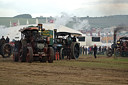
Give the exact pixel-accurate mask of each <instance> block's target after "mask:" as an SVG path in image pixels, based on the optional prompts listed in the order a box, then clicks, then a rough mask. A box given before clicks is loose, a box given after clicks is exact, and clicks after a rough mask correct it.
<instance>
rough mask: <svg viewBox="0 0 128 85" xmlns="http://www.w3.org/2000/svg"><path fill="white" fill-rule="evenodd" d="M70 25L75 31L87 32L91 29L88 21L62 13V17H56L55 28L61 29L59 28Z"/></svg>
mask: <svg viewBox="0 0 128 85" xmlns="http://www.w3.org/2000/svg"><path fill="white" fill-rule="evenodd" d="M67 24H70V27H71V28H73V29H75V30H86V29H88V28H90V25H89V22H88V20H81V19H80V18H78V17H71V15H69V14H67V13H64V12H62V13H61V17H56V20H55V28H59V26H61V25H63V26H66V25H67Z"/></svg>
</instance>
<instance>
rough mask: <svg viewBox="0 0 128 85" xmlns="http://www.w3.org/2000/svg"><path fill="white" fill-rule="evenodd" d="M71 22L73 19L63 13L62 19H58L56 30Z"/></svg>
mask: <svg viewBox="0 0 128 85" xmlns="http://www.w3.org/2000/svg"><path fill="white" fill-rule="evenodd" d="M70 21H72V18H71V17H70V16H69V15H68V14H67V13H64V12H62V13H61V17H58V16H57V17H56V20H55V28H59V27H60V26H61V25H63V26H65V25H66V24H67V23H69V22H70Z"/></svg>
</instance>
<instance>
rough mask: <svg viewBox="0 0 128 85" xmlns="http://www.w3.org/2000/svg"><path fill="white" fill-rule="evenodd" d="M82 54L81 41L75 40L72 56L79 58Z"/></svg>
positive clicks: (72, 46) (72, 45)
mask: <svg viewBox="0 0 128 85" xmlns="http://www.w3.org/2000/svg"><path fill="white" fill-rule="evenodd" d="M79 54H80V46H79V43H77V42H73V43H72V44H71V58H72V59H78V58H79Z"/></svg>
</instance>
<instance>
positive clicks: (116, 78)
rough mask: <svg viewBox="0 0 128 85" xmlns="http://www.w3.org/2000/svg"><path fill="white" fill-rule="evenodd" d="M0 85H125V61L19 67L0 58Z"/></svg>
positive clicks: (127, 74)
mask: <svg viewBox="0 0 128 85" xmlns="http://www.w3.org/2000/svg"><path fill="white" fill-rule="evenodd" d="M0 85H128V58H126V57H124V58H121V57H118V58H113V57H110V58H108V57H106V56H104V57H103V56H98V58H97V59H95V58H94V57H93V56H83V55H81V56H80V58H79V59H78V60H66V59H65V60H58V61H54V63H40V62H33V63H21V62H13V61H12V58H8V59H3V58H2V57H0Z"/></svg>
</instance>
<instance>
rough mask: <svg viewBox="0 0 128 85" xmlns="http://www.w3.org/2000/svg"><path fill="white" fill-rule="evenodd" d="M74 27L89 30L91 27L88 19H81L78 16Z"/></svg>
mask: <svg viewBox="0 0 128 85" xmlns="http://www.w3.org/2000/svg"><path fill="white" fill-rule="evenodd" d="M73 28H74V29H76V30H87V29H89V28H90V25H89V22H88V20H83V21H82V20H80V19H78V18H76V21H75V24H74V25H73Z"/></svg>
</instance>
